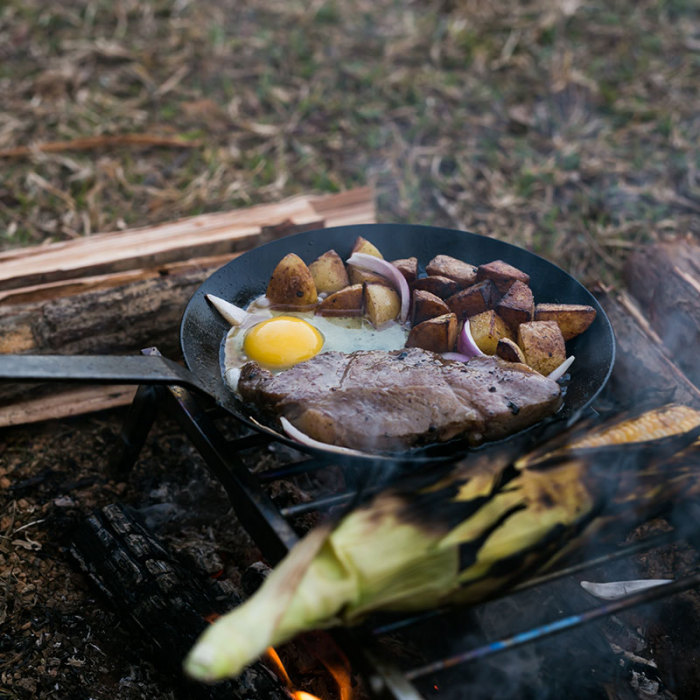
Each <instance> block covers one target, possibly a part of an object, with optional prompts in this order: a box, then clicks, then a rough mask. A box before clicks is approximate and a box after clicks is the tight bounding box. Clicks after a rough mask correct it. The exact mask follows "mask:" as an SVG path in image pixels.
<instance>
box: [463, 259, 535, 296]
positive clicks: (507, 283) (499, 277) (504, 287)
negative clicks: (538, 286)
mask: <svg viewBox="0 0 700 700" xmlns="http://www.w3.org/2000/svg"><path fill="white" fill-rule="evenodd" d="M476 279H477V281H481V280H486V279H489V280H493V282H494V284H495V285H496V287H498V290H499V291H500V292H501V294H505V293H506V292H507V291H508V290H509V289H510V287H511V285H512V284H513V282H515V280H520V281H521V282H524V283H525V284H529V283H530V275H528V274H527V273H526V272H523V271H522V270H518V268H517V267H513V266H512V265H509V264H508V263H507V262H503V260H493V261H492V262H490V263H486V264H485V265H479V267H478V268H477V269H476Z"/></svg>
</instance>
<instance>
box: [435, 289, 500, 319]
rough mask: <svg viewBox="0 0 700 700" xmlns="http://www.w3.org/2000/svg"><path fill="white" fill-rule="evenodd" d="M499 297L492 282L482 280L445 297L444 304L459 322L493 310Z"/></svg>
mask: <svg viewBox="0 0 700 700" xmlns="http://www.w3.org/2000/svg"><path fill="white" fill-rule="evenodd" d="M499 297H500V294H499V293H498V289H496V285H495V284H494V283H493V281H492V280H484V281H483V282H478V283H477V284H473V285H472V286H471V287H467V288H466V289H462V290H460V291H459V292H457V293H456V294H453V295H452V296H450V297H447V299H446V300H445V303H446V304H447V306H449V307H450V311H453V312H454V313H456V314H457V318H458V319H459V320H460V321H464V319H466V318H469V317H470V316H476V314H480V313H482V312H484V311H487V310H488V309H493V308H494V307H495V306H496V304H497V302H498V299H499Z"/></svg>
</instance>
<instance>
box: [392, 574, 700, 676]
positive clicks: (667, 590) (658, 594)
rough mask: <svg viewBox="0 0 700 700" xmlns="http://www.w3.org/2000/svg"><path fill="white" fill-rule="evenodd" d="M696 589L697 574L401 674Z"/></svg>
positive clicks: (439, 667)
mask: <svg viewBox="0 0 700 700" xmlns="http://www.w3.org/2000/svg"><path fill="white" fill-rule="evenodd" d="M697 586H700V572H697V573H695V574H692V575H691V576H687V577H685V578H682V579H679V580H678V581H673V582H671V583H667V584H663V585H660V586H656V587H655V588H649V589H647V590H645V591H642V592H640V593H634V594H632V595H630V596H627V597H625V598H622V599H620V600H616V601H613V602H610V603H605V604H603V605H600V606H598V607H596V608H593V609H591V610H587V611H586V612H582V613H578V614H576V615H569V616H568V617H563V618H560V619H559V620H555V621H554V622H549V623H547V624H545V625H541V626H539V627H533V628H531V629H529V630H526V631H525V632H520V633H518V634H515V635H513V636H512V637H506V638H504V639H500V640H498V641H495V642H489V643H488V644H485V645H483V646H481V647H477V648H475V649H470V650H469V651H466V652H463V653H460V654H455V655H453V656H450V657H447V658H445V659H441V660H439V661H434V662H432V663H430V664H426V665H425V666H420V667H419V668H415V669H411V670H409V671H407V672H406V674H405V675H406V678H408V679H409V680H415V679H416V678H421V677H422V676H426V675H428V674H430V673H436V672H439V671H444V670H446V669H448V668H452V667H453V666H457V665H458V664H463V663H467V662H469V661H475V660H476V659H483V658H485V657H487V656H493V655H494V654H498V653H500V652H503V651H508V650H510V649H515V648H516V647H519V646H522V645H524V644H527V643H529V642H533V641H537V640H540V639H544V638H545V637H549V636H551V635H554V634H558V633H560V632H565V631H567V630H571V629H573V628H575V627H580V626H582V625H586V624H589V623H591V622H594V621H595V620H598V619H600V618H602V617H607V616H608V615H614V614H615V613H619V612H622V611H623V610H628V609H629V608H633V607H636V606H638V605H643V604H645V603H651V602H653V601H655V600H658V599H660V598H666V597H667V596H670V595H673V594H674V593H681V592H683V591H687V590H689V589H691V588H696V587H697Z"/></svg>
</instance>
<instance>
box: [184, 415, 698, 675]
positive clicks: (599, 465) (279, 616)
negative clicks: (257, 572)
mask: <svg viewBox="0 0 700 700" xmlns="http://www.w3.org/2000/svg"><path fill="white" fill-rule="evenodd" d="M672 416H673V419H670V417H672ZM698 426H700V412H698V411H694V410H693V409H688V408H686V407H663V408H661V409H657V410H656V411H651V412H648V413H645V414H644V415H643V416H641V417H639V418H638V419H637V420H636V421H633V422H632V423H629V424H626V425H623V424H622V423H620V422H619V421H618V422H616V423H615V424H613V425H612V426H602V427H601V428H599V429H598V430H597V431H596V433H595V434H593V435H591V436H590V438H589V442H588V443H587V444H588V447H586V448H585V449H584V448H582V447H581V445H583V444H584V442H583V441H579V442H572V443H571V444H570V445H568V446H565V447H558V448H557V449H555V450H552V449H549V448H548V447H547V446H545V448H544V449H543V450H540V451H539V452H538V454H539V456H538V457H537V458H532V459H529V458H528V457H525V458H524V459H522V460H519V462H518V463H517V464H516V465H515V466H513V465H506V466H505V467H503V466H502V465H499V466H497V467H496V468H494V466H493V464H489V463H488V460H484V459H477V460H476V463H474V462H473V461H472V460H466V461H464V462H462V463H459V464H458V465H456V466H453V467H452V468H451V469H450V470H449V471H447V472H446V473H445V472H443V473H439V472H427V473H423V474H421V475H419V476H417V477H414V478H413V479H409V481H408V484H405V485H401V484H398V485H395V486H393V487H391V488H389V489H387V490H386V491H383V492H382V493H380V494H379V495H377V496H375V497H374V499H373V500H372V501H371V502H369V503H368V504H367V505H365V506H363V507H360V508H358V509H356V510H354V511H352V512H350V513H349V514H347V515H346V516H345V517H344V518H342V519H341V520H340V522H338V523H337V524H335V525H331V524H327V525H324V526H322V527H320V528H317V529H316V530H313V531H312V532H311V533H310V534H309V535H307V536H306V537H305V538H304V539H303V540H301V542H300V543H299V544H298V545H297V546H296V547H295V548H294V549H293V550H292V551H291V552H290V553H289V555H288V556H287V557H286V558H285V559H284V560H283V561H282V562H281V564H280V565H279V566H278V567H277V568H276V569H275V570H274V571H273V572H272V574H271V575H270V576H269V577H268V579H267V580H266V581H265V583H264V584H263V585H262V587H261V588H260V590H259V591H258V592H257V593H256V594H255V595H254V596H253V597H251V598H250V599H249V600H248V601H246V602H245V603H244V604H242V605H241V606H239V607H238V608H236V609H234V610H233V611H232V612H230V613H228V614H227V615H225V616H223V617H222V618H220V619H219V620H218V621H217V622H215V623H214V624H213V625H212V626H211V627H210V628H208V629H207V630H206V631H205V632H204V634H203V635H202V637H201V638H200V639H199V640H198V642H197V644H196V645H195V647H194V648H193V649H192V651H191V652H190V654H189V655H188V657H187V659H186V661H185V669H186V671H187V673H188V674H189V675H191V676H193V677H196V678H199V679H201V680H207V681H212V680H218V679H221V678H225V677H228V676H233V675H236V674H238V673H240V671H241V670H243V668H245V666H247V665H248V664H249V663H251V662H252V661H254V660H255V659H256V658H257V657H258V656H259V655H261V654H262V653H263V652H264V650H265V649H266V648H267V647H268V646H275V645H278V644H280V643H282V642H284V641H286V640H288V639H290V638H291V637H293V636H294V635H295V634H297V633H298V632H301V631H304V630H308V629H313V628H319V627H327V626H331V625H334V624H339V623H341V624H352V623H355V622H358V621H359V620H361V619H362V618H363V617H364V616H365V615H367V614H368V613H370V612H372V611H376V610H404V611H410V610H416V609H426V608H432V607H436V606H441V605H444V604H446V603H455V602H458V603H474V602H478V601H482V600H485V599H487V598H489V597H493V596H494V595H496V594H498V593H499V592H501V591H504V590H506V589H507V588H509V587H510V586H512V585H514V584H516V583H518V582H519V581H520V580H522V579H523V578H524V577H526V576H528V575H531V574H532V573H534V572H535V571H538V570H541V569H542V568H543V567H545V566H547V565H548V564H549V563H550V562H552V561H553V560H555V559H556V558H558V556H560V555H561V552H563V551H565V550H571V549H572V545H571V543H572V542H573V543H577V545H580V544H581V543H585V542H586V541H588V537H589V536H590V535H589V533H592V532H596V531H598V532H600V531H601V530H602V531H606V530H611V529H614V528H612V527H611V526H612V525H615V524H616V523H617V520H616V517H617V516H619V514H620V513H622V514H624V516H625V517H624V520H625V525H630V524H632V525H633V524H637V522H640V521H643V520H645V519H646V518H647V517H653V516H655V515H657V514H658V512H659V510H660V509H661V508H663V507H664V506H665V505H667V504H668V503H669V502H672V501H673V500H674V499H676V498H678V497H679V496H681V495H684V496H688V495H697V493H698V491H700V485H697V484H696V482H697V481H698V480H697V472H698V468H699V467H700V464H699V463H698V462H699V453H700V450H699V449H698V448H699V443H698V430H699V427H698ZM669 441H671V442H670V443H669ZM662 443H663V444H664V445H665V448H664V449H663V450H660V451H658V453H657V452H654V451H653V450H651V452H650V451H649V449H648V448H650V447H653V446H659V445H660V444H662ZM640 444H641V445H644V448H640V447H639V445H640ZM611 455H612V456H613V457H614V459H615V460H616V462H615V463H611V462H609V459H610V457H611ZM650 455H651V458H649V456H650ZM635 456H636V458H635ZM640 457H641V459H640ZM618 464H619V465H620V466H619V468H618V467H617V465H618ZM640 467H641V469H640ZM416 479H421V480H422V483H421V484H420V485H419V487H416ZM630 513H632V515H630Z"/></svg>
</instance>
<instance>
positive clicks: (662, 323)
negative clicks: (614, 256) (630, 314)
mask: <svg viewBox="0 0 700 700" xmlns="http://www.w3.org/2000/svg"><path fill="white" fill-rule="evenodd" d="M624 278H625V282H626V284H627V288H628V289H629V291H630V293H631V294H632V295H633V296H634V297H635V299H636V300H637V301H638V303H639V305H640V307H641V309H642V311H643V313H644V315H645V317H646V318H647V319H648V322H649V325H650V326H651V327H652V328H653V329H654V330H655V331H656V333H657V334H658V335H659V337H660V338H661V341H662V342H663V344H664V345H665V347H666V348H667V350H668V353H669V354H670V356H671V357H673V359H674V361H675V362H676V364H678V366H679V367H680V368H681V369H682V370H683V371H684V372H685V374H686V375H687V376H688V379H690V381H691V382H693V383H694V384H695V386H696V387H700V362H698V359H697V357H698V345H699V344H700V246H698V244H697V242H696V241H694V240H692V239H690V238H687V239H678V240H674V241H670V242H665V243H657V244H655V245H650V246H645V247H640V248H639V249H638V250H636V251H635V252H633V253H632V254H631V255H630V257H629V259H628V260H627V263H626V265H625V268H624Z"/></svg>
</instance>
